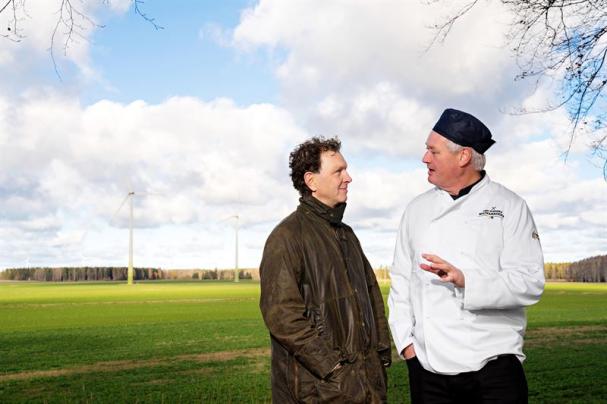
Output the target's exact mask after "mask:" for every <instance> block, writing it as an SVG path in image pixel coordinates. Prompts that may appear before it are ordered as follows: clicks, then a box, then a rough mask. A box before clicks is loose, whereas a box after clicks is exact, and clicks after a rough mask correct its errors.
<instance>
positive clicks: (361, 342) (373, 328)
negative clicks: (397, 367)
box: [260, 197, 391, 403]
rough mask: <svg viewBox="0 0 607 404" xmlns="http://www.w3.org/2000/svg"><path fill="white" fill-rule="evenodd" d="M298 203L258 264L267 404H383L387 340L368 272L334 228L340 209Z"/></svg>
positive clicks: (344, 231)
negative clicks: (267, 360)
mask: <svg viewBox="0 0 607 404" xmlns="http://www.w3.org/2000/svg"><path fill="white" fill-rule="evenodd" d="M300 202H301V203H300V205H299V206H298V208H297V210H296V211H295V212H293V213H292V214H291V215H289V216H288V217H287V218H285V219H284V220H283V221H282V222H281V223H280V224H279V225H278V226H276V228H275V229H274V230H273V231H272V233H271V234H270V236H269V238H268V240H267V242H266V246H265V248H264V252H263V258H262V261H261V265H260V277H261V300H260V308H261V312H262V314H263V318H264V321H265V323H266V326H267V327H268V329H269V331H270V338H271V342H272V400H273V402H275V403H296V402H306V403H307V402H348V403H359V402H373V403H375V402H384V401H385V400H386V372H385V369H384V367H387V366H389V365H390V356H391V355H390V354H391V352H390V336H389V331H388V325H387V321H386V317H385V314H384V304H383V300H382V296H381V293H380V290H379V287H378V285H377V281H376V279H375V275H374V273H373V270H372V268H371V265H370V264H369V262H368V261H367V258H366V257H365V255H364V253H363V251H362V248H361V246H360V242H359V241H358V239H357V238H356V236H355V235H354V232H353V231H352V229H351V228H350V227H349V226H347V225H346V224H344V223H342V222H341V218H342V215H343V212H344V209H345V204H340V205H338V206H337V207H335V208H329V207H328V206H326V205H324V204H322V203H321V202H319V201H318V200H316V199H315V198H313V197H306V198H302V199H300ZM337 364H341V368H338V369H337V370H336V371H335V372H332V371H333V369H334V368H335V367H336V365H337Z"/></svg>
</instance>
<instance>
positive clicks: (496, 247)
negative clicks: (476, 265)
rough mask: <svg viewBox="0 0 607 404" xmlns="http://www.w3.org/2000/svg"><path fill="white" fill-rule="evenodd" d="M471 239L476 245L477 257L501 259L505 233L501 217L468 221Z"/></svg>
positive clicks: (478, 218)
mask: <svg viewBox="0 0 607 404" xmlns="http://www.w3.org/2000/svg"><path fill="white" fill-rule="evenodd" d="M466 225H467V228H468V229H467V230H468V234H469V237H471V239H472V241H473V245H474V249H473V251H474V254H475V256H476V257H488V256H489V257H495V258H499V253H500V252H501V250H502V248H503V245H504V237H503V234H504V231H503V222H502V218H501V217H487V216H481V217H475V218H472V219H468V220H467V221H466Z"/></svg>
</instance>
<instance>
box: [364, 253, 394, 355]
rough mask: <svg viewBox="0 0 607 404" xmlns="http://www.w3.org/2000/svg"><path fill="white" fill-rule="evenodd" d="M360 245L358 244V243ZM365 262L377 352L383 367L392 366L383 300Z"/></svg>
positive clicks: (370, 269)
mask: <svg viewBox="0 0 607 404" xmlns="http://www.w3.org/2000/svg"><path fill="white" fill-rule="evenodd" d="M359 245H360V242H359ZM363 257H364V260H365V273H366V277H367V284H368V285H369V296H370V297H371V306H372V307H373V315H374V317H375V326H376V327H377V352H378V353H379V357H380V359H381V361H382V364H383V365H384V366H385V367H388V366H390V365H391V364H392V346H391V344H390V331H389V330H388V321H387V320H386V311H385V307H384V299H383V297H382V294H381V290H380V288H379V284H378V283H377V278H376V277H375V273H374V272H373V268H372V267H371V264H370V263H369V261H368V260H367V257H365V256H364V255H363Z"/></svg>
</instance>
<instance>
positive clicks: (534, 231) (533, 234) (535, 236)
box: [531, 230, 540, 241]
mask: <svg viewBox="0 0 607 404" xmlns="http://www.w3.org/2000/svg"><path fill="white" fill-rule="evenodd" d="M531 238H532V239H534V240H538V241H539V239H540V235H539V234H538V232H537V230H533V233H531Z"/></svg>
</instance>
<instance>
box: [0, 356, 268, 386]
mask: <svg viewBox="0 0 607 404" xmlns="http://www.w3.org/2000/svg"><path fill="white" fill-rule="evenodd" d="M259 356H268V357H269V356H270V349H269V348H253V349H243V350H236V351H221V352H211V353H203V354H195V355H178V356H172V357H168V358H163V359H149V360H137V361H134V360H125V361H106V362H97V363H93V364H90V365H85V366H78V367H72V368H64V369H52V370H33V371H27V372H16V373H5V374H2V375H0V382H6V381H13V380H27V379H35V378H47V377H60V376H69V375H74V374H79V373H94V372H116V371H121V370H129V369H136V368H143V367H153V366H161V365H168V364H171V363H175V362H186V361H190V362H192V361H193V362H214V361H228V360H232V359H236V358H255V357H259Z"/></svg>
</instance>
